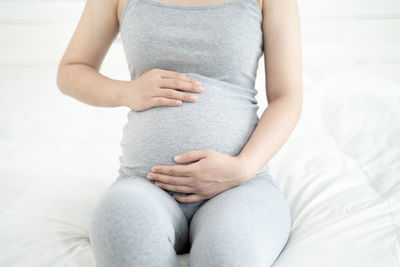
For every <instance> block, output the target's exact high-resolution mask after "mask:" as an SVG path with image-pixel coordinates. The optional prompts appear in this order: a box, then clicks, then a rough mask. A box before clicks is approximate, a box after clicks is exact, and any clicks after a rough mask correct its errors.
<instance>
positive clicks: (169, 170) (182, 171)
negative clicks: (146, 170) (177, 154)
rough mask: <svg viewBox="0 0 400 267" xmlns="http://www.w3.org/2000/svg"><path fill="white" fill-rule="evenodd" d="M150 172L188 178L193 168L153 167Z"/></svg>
mask: <svg viewBox="0 0 400 267" xmlns="http://www.w3.org/2000/svg"><path fill="white" fill-rule="evenodd" d="M151 171H152V172H156V173H161V174H167V175H171V176H188V177H190V176H191V175H192V171H193V168H192V166H190V164H189V165H172V166H170V165H155V166H153V167H152V168H151Z"/></svg>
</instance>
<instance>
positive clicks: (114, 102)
mask: <svg viewBox="0 0 400 267" xmlns="http://www.w3.org/2000/svg"><path fill="white" fill-rule="evenodd" d="M128 83H129V81H120V80H114V79H110V78H108V77H106V76H104V75H102V74H101V73H99V72H98V71H96V70H95V69H94V68H92V67H90V66H88V65H85V64H66V65H62V66H60V67H59V69H58V73H57V86H58V88H59V89H60V91H61V92H62V93H63V94H65V95H69V96H71V97H73V98H75V99H77V100H79V101H81V102H84V103H86V104H89V105H92V106H97V107H118V106H122V103H121V92H122V90H123V88H124V87H126V86H127V84H128Z"/></svg>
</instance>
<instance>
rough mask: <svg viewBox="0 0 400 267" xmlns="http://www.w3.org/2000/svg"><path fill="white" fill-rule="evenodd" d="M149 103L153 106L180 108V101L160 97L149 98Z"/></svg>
mask: <svg viewBox="0 0 400 267" xmlns="http://www.w3.org/2000/svg"><path fill="white" fill-rule="evenodd" d="M150 101H151V102H153V104H154V105H155V106H180V105H182V101H181V100H178V99H174V98H166V97H162V96H155V97H151V98H150Z"/></svg>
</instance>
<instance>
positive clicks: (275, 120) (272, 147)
mask: <svg viewBox="0 0 400 267" xmlns="http://www.w3.org/2000/svg"><path fill="white" fill-rule="evenodd" d="M301 106H302V99H298V97H296V98H295V97H292V96H282V97H278V98H276V99H275V100H274V101H272V102H271V103H269V104H268V107H267V108H266V109H265V110H264V112H263V114H262V116H261V118H260V120H259V121H258V124H257V127H256V128H255V129H254V131H253V133H252V135H251V136H250V138H249V140H248V141H247V143H246V145H245V146H244V147H243V149H242V150H241V152H240V153H239V155H238V156H237V157H238V158H239V159H241V162H242V163H243V164H242V165H243V168H245V169H246V173H248V175H247V177H246V178H244V179H245V181H246V180H248V179H251V178H252V177H254V176H255V175H256V174H257V172H258V171H259V170H260V169H261V168H262V167H263V166H264V165H265V164H266V163H267V161H269V160H270V159H271V158H272V157H273V155H275V153H276V152H278V150H279V149H280V148H281V147H282V145H283V144H284V143H285V142H286V140H287V139H288V138H289V136H290V134H291V132H292V131H293V129H294V128H295V125H296V124H297V121H298V119H299V117H300V113H301Z"/></svg>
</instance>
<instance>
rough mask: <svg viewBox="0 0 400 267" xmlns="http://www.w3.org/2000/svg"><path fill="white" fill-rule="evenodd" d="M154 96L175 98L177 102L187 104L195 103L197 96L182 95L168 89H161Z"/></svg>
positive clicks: (182, 93) (179, 92)
mask: <svg viewBox="0 0 400 267" xmlns="http://www.w3.org/2000/svg"><path fill="white" fill-rule="evenodd" d="M156 94H157V95H156V96H163V97H167V98H175V99H178V100H183V101H187V102H196V100H197V95H194V94H188V93H184V92H181V91H178V90H174V89H169V88H161V89H160V90H157V92H156Z"/></svg>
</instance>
